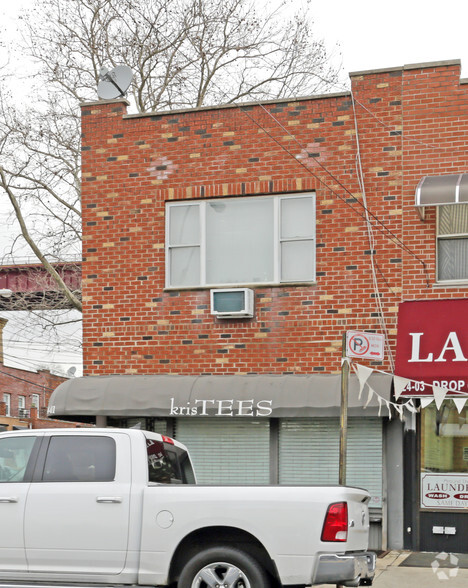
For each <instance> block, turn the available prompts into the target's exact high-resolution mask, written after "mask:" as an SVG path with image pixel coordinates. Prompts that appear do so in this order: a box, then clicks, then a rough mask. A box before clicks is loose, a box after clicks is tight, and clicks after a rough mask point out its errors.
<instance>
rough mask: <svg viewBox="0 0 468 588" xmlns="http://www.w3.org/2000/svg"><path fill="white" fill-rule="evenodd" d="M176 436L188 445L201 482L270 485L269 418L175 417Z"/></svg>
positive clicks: (198, 480)
mask: <svg viewBox="0 0 468 588" xmlns="http://www.w3.org/2000/svg"><path fill="white" fill-rule="evenodd" d="M175 438H176V439H177V440H178V441H181V442H182V443H184V444H185V445H187V447H188V449H189V452H190V456H191V458H192V461H193V465H194V468H195V472H196V475H197V482H198V483H200V484H268V483H269V479H270V472H269V467H270V457H269V456H270V450H269V438H270V431H269V422H268V420H252V421H251V420H248V419H239V420H237V421H236V420H227V419H223V418H219V419H213V418H206V419H204V418H197V419H190V418H188V419H184V418H179V419H177V420H176V425H175Z"/></svg>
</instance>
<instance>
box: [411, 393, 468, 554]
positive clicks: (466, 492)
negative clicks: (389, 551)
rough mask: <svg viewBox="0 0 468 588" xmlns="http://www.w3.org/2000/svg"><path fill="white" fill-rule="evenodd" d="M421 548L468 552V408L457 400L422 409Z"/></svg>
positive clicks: (424, 549)
mask: <svg viewBox="0 0 468 588" xmlns="http://www.w3.org/2000/svg"><path fill="white" fill-rule="evenodd" d="M420 443H421V464H420V465H421V467H420V481H419V483H420V495H419V509H420V523H419V535H420V537H419V548H420V550H421V551H437V552H441V551H445V552H457V553H466V552H468V408H467V407H466V406H465V407H464V408H463V409H462V410H461V412H460V413H459V412H458V410H457V407H456V405H455V403H454V402H453V401H452V400H445V401H444V402H443V403H442V405H441V407H440V409H437V408H436V406H435V403H432V404H431V405H429V406H428V407H426V408H424V409H423V410H422V411H421V427H420Z"/></svg>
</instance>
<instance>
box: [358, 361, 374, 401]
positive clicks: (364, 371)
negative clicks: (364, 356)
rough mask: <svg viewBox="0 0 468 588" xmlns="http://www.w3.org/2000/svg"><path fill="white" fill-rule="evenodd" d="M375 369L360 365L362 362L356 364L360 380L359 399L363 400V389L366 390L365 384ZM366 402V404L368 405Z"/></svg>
mask: <svg viewBox="0 0 468 588" xmlns="http://www.w3.org/2000/svg"><path fill="white" fill-rule="evenodd" d="M373 371H374V370H373V369H372V368H369V367H367V366H365V365H360V364H356V369H355V372H356V375H357V377H358V380H359V394H358V398H359V400H361V394H362V391H363V390H364V386H365V385H366V382H367V379H368V378H369V376H370V375H371V374H372V372H373ZM367 404H369V402H368V403H367ZM367 404H366V406H367Z"/></svg>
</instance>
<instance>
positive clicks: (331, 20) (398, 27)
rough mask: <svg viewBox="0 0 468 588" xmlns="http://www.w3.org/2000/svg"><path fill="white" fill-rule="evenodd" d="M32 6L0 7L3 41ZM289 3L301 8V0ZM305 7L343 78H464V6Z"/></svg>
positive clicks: (329, 1)
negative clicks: (438, 64) (406, 71)
mask: <svg viewBox="0 0 468 588" xmlns="http://www.w3.org/2000/svg"><path fill="white" fill-rule="evenodd" d="M32 1H33V0H14V1H13V2H11V1H8V0H4V1H3V2H2V3H1V4H2V6H1V8H0V15H1V16H2V17H4V18H1V19H0V22H1V23H5V24H6V25H7V27H8V31H7V40H8V39H9V38H11V37H12V36H14V35H15V29H16V26H15V22H14V18H15V16H16V15H17V14H18V11H19V9H21V8H23V7H27V6H28V5H30V4H31V2H32ZM270 1H275V0H270ZM42 2H44V3H45V2H47V0H42ZM292 2H293V4H294V5H297V6H301V5H303V4H304V3H305V2H306V0H292ZM311 6H312V13H313V15H314V20H315V31H316V33H317V35H318V36H319V37H321V38H323V39H324V40H325V41H326V44H327V46H328V48H329V49H330V50H331V49H332V48H333V47H334V46H335V45H336V44H338V45H339V50H337V51H336V54H337V58H338V59H339V57H338V53H339V52H341V56H342V57H341V60H342V63H343V69H344V72H346V73H349V72H353V71H361V70H368V69H381V68H386V67H396V66H402V65H406V64H410V63H423V62H427V61H441V60H447V59H461V61H462V68H463V70H462V71H463V76H464V77H468V42H467V22H468V2H467V0H445V1H444V2H441V1H440V0H437V1H436V0H425V1H423V0H392V1H391V2H378V1H376V0H353V1H350V0H321V1H318V0H311ZM5 18H8V19H9V20H7V21H5ZM7 23H9V24H7Z"/></svg>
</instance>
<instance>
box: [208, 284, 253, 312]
mask: <svg viewBox="0 0 468 588" xmlns="http://www.w3.org/2000/svg"><path fill="white" fill-rule="evenodd" d="M210 300H211V314H214V315H215V316H217V317H218V318H220V319H232V318H252V317H253V315H254V293H253V290H251V289H250V288H231V289H223V290H211V291H210Z"/></svg>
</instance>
